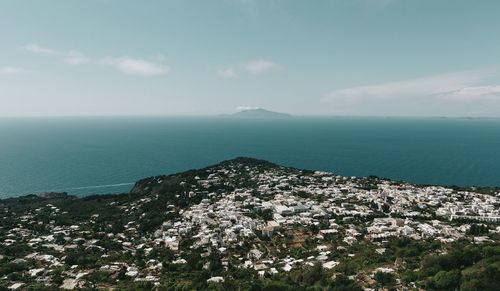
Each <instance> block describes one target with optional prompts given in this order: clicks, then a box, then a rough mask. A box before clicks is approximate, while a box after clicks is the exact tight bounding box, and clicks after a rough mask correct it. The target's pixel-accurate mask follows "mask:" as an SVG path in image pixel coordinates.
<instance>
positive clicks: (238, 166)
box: [0, 158, 500, 290]
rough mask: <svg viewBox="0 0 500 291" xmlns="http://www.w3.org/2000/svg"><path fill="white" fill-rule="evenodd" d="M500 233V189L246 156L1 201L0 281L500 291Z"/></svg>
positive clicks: (9, 284) (66, 285)
mask: <svg viewBox="0 0 500 291" xmlns="http://www.w3.org/2000/svg"><path fill="white" fill-rule="evenodd" d="M499 243H500V190H499V189H491V188H488V189H478V188H458V187H442V186H419V185H412V184H409V183H405V182H395V181H390V180H387V179H380V178H377V177H362V178H359V177H344V176H340V175H336V174H334V173H327V172H321V171H310V170H300V169H295V168H288V167H282V166H278V165H275V164H272V163H269V162H266V161H261V160H255V159H250V158H237V159H233V160H229V161H225V162H222V163H220V164H217V165H214V166H211V167H208V168H205V169H200V170H191V171H187V172H184V173H179V174H174V175H169V176H157V177H150V178H147V179H144V180H141V181H138V182H137V183H136V185H135V186H134V188H133V189H132V190H131V192H130V193H127V194H120V195H101V196H90V197H83V198H77V197H74V196H71V195H69V194H66V193H45V194H43V195H30V196H24V197H19V198H10V199H5V200H1V201H0V289H2V288H3V289H6V290H16V289H18V290H24V289H28V288H33V289H37V290H44V289H46V290H53V289H75V288H84V289H85V288H88V289H116V288H117V289H130V290H137V289H144V290H150V289H158V290H164V289H165V290H167V289H168V290H192V289H196V290H200V289H211V290H424V289H425V290H458V289H460V290H478V289H483V290H495V289H497V288H500V282H499V278H500V276H499V275H500V244H499ZM497 290H498V289H497Z"/></svg>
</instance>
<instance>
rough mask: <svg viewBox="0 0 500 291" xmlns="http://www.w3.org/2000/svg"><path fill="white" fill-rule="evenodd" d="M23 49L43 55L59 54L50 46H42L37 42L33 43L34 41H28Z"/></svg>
mask: <svg viewBox="0 0 500 291" xmlns="http://www.w3.org/2000/svg"><path fill="white" fill-rule="evenodd" d="M23 48H24V49H25V50H27V51H29V52H31V53H35V54H45V55H55V54H59V52H57V51H55V50H53V49H50V48H47V47H43V46H40V45H38V44H35V43H30V44H27V45H25V46H24V47H23Z"/></svg>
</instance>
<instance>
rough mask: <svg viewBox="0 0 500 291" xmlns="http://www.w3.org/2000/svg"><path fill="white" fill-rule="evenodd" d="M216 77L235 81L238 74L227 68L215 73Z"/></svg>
mask: <svg viewBox="0 0 500 291" xmlns="http://www.w3.org/2000/svg"><path fill="white" fill-rule="evenodd" d="M217 76H219V77H220V78H223V79H237V78H238V73H236V70H235V69H234V68H227V69H223V70H220V71H218V72H217Z"/></svg>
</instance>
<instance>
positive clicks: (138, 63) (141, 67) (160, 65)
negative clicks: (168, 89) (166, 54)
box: [102, 57, 170, 76]
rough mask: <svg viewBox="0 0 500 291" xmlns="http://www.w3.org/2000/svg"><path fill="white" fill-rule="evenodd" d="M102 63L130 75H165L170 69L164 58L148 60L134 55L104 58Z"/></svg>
mask: <svg viewBox="0 0 500 291" xmlns="http://www.w3.org/2000/svg"><path fill="white" fill-rule="evenodd" d="M102 63H103V64H105V65H108V66H111V67H113V68H115V69H116V70H118V71H120V72H122V73H124V74H128V75H139V76H160V75H165V74H167V73H168V72H169V71H170V68H169V67H168V66H167V65H166V64H165V63H164V61H163V60H146V59H140V58H132V57H120V58H113V57H108V58H104V59H103V60H102Z"/></svg>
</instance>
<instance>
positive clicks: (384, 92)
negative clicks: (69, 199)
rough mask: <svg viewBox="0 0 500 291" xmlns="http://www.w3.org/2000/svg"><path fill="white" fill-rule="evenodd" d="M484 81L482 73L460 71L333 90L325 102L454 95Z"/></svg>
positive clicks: (356, 101)
mask: <svg viewBox="0 0 500 291" xmlns="http://www.w3.org/2000/svg"><path fill="white" fill-rule="evenodd" d="M484 78H485V74H484V73H482V72H459V73H450V74H444V75H437V76H431V77H426V78H419V79H412V80H404V81H397V82H387V83H382V84H377V85H369V86H358V87H351V88H347V89H340V90H333V91H331V92H330V93H328V94H327V96H326V100H327V101H330V102H335V103H338V102H340V103H358V102H364V101H367V100H389V99H393V98H398V99H400V98H408V97H423V96H445V95H446V96H453V95H456V94H457V92H460V91H462V90H464V89H466V88H468V87H471V86H474V84H477V83H478V82H480V81H481V80H483V79H484Z"/></svg>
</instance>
